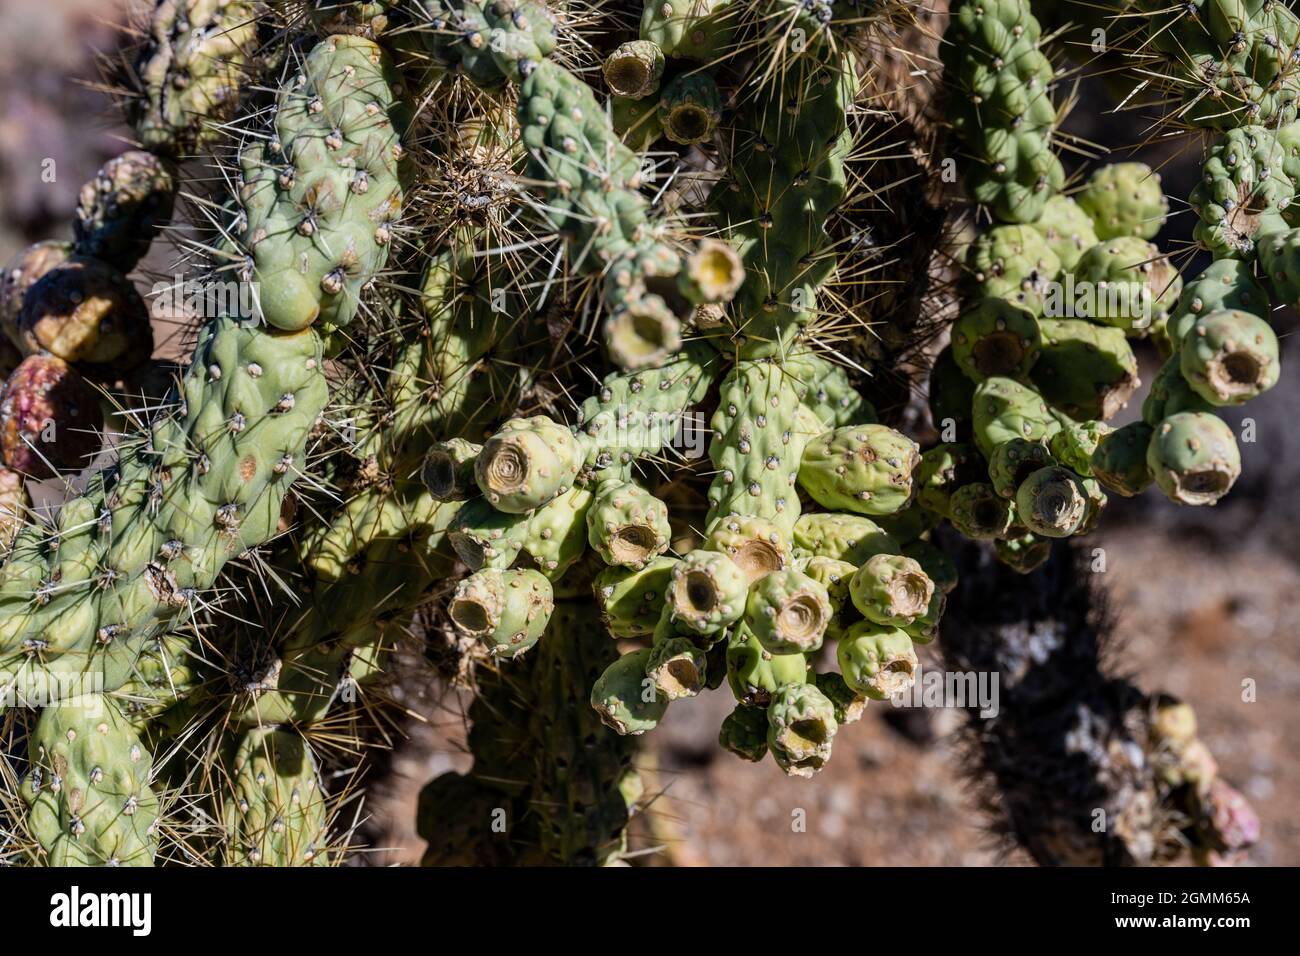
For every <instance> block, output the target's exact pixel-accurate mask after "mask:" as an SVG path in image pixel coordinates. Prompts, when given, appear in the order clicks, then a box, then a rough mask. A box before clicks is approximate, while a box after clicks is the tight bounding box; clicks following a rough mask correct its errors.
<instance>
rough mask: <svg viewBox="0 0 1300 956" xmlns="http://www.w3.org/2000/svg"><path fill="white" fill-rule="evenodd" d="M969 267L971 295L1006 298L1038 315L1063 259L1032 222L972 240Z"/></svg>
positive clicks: (1006, 227)
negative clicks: (1030, 224)
mask: <svg viewBox="0 0 1300 956" xmlns="http://www.w3.org/2000/svg"><path fill="white" fill-rule="evenodd" d="M966 268H967V272H968V273H969V280H968V281H969V284H970V285H971V287H972V296H971V297H972V298H979V297H981V296H990V297H993V298H999V299H1007V300H1009V301H1011V302H1013V303H1015V304H1017V305H1019V306H1021V307H1022V308H1024V309H1027V310H1028V311H1029V312H1031V313H1033V314H1034V315H1039V314H1041V313H1042V311H1043V300H1044V298H1045V297H1046V296H1047V294H1048V291H1049V290H1048V283H1050V282H1051V281H1052V280H1053V279H1055V278H1056V277H1057V276H1058V275H1059V274H1060V271H1061V260H1060V259H1059V258H1058V257H1057V255H1056V253H1055V252H1053V251H1052V247H1051V245H1050V244H1049V243H1048V241H1047V239H1046V237H1045V236H1044V235H1043V233H1042V232H1040V231H1039V230H1038V229H1036V228H1034V227H1033V226H1021V225H1001V226H994V227H993V228H992V229H990V230H989V231H988V232H984V233H981V234H980V235H979V236H977V237H976V239H975V241H974V242H972V243H971V247H970V251H969V252H968V253H967V254H966ZM954 357H957V356H956V355H954ZM958 362H959V364H961V362H960V359H958ZM963 367H965V366H963Z"/></svg>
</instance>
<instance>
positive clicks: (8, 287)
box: [0, 239, 73, 348]
mask: <svg viewBox="0 0 1300 956" xmlns="http://www.w3.org/2000/svg"><path fill="white" fill-rule="evenodd" d="M72 255H73V247H72V243H70V242H62V241H59V240H55V239H47V240H46V241H44V242H37V243H34V244H32V245H30V246H28V247H27V248H25V249H24V250H23V251H22V252H20V253H18V254H17V255H16V256H14V258H13V259H12V260H11V261H10V262H9V264H8V265H7V266H5V270H4V275H3V277H0V332H3V333H4V334H5V336H7V337H8V339H9V341H10V342H12V343H13V344H14V345H16V346H18V347H19V348H22V347H23V338H22V331H21V329H20V328H19V324H18V319H19V316H21V315H22V314H23V305H24V303H25V302H26V300H27V292H28V290H30V289H31V287H32V286H34V285H35V284H36V283H37V282H38V281H40V279H41V278H42V277H44V276H45V275H46V273H48V272H50V271H51V270H53V269H56V268H58V267H59V266H61V265H63V264H64V263H65V262H67V261H68V260H69V259H70V258H72Z"/></svg>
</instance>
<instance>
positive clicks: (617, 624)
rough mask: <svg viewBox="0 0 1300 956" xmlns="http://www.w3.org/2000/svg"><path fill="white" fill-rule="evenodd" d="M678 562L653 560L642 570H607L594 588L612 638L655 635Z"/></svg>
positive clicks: (662, 558) (603, 571) (600, 575)
mask: <svg viewBox="0 0 1300 956" xmlns="http://www.w3.org/2000/svg"><path fill="white" fill-rule="evenodd" d="M677 564H678V562H677V559H675V558H668V557H658V558H653V559H651V560H650V561H648V562H646V564H645V566H644V567H642V568H639V569H633V568H621V567H608V568H604V569H603V570H601V571H600V573H599V574H597V575H596V580H595V582H594V584H593V586H592V588H593V591H594V592H595V595H596V604H597V605H598V606H599V607H600V613H601V617H602V619H603V620H604V622H605V627H606V628H608V629H609V633H610V635H611V636H613V637H619V638H630V637H640V636H642V635H645V634H651V633H653V632H654V629H655V626H656V625H657V624H658V623H659V616H660V614H661V613H662V612H663V609H664V604H665V601H666V600H667V595H668V590H669V588H670V587H672V581H673V569H674V568H676V567H677Z"/></svg>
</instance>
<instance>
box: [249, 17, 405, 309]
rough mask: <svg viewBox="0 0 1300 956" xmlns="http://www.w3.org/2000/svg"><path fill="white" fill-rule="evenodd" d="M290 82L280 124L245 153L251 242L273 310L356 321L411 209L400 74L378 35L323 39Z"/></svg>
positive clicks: (255, 277) (256, 272) (263, 299)
mask: <svg viewBox="0 0 1300 956" xmlns="http://www.w3.org/2000/svg"><path fill="white" fill-rule="evenodd" d="M300 75H301V77H302V80H301V82H296V83H293V84H290V85H288V86H286V87H285V88H284V89H282V90H281V93H280V96H279V99H278V101H277V108H276V111H275V123H274V130H273V132H272V135H271V136H270V137H269V138H268V139H266V140H258V141H257V142H256V143H255V144H254V145H252V146H249V147H248V148H247V149H245V150H244V152H243V154H242V155H241V157H240V165H241V168H242V171H243V179H244V185H243V188H242V190H241V194H240V198H241V200H242V202H243V206H244V213H245V216H244V229H243V231H242V234H241V235H240V237H239V238H240V243H241V245H242V246H243V248H244V250H245V251H246V252H247V254H248V256H249V257H250V258H249V265H248V268H247V272H246V274H245V275H244V276H243V278H244V279H245V281H250V282H256V283H257V302H258V308H259V310H260V312H261V315H262V318H263V319H265V321H266V322H267V324H269V325H272V326H274V327H275V328H277V329H285V330H288V331H295V330H298V329H303V328H306V327H307V326H309V325H311V324H312V323H314V322H316V321H318V320H321V321H324V322H327V323H329V324H330V325H332V326H336V327H337V326H344V325H347V324H348V323H349V322H350V321H351V320H352V318H353V316H355V315H356V313H357V310H358V308H359V307H360V300H359V296H360V292H361V288H362V286H363V285H365V284H366V283H367V282H370V281H371V280H372V279H374V278H375V277H376V276H377V275H378V274H379V273H380V272H381V271H382V270H383V268H384V265H385V263H386V262H387V261H388V251H389V248H390V245H391V243H392V239H393V221H394V220H395V219H396V217H397V216H398V214H399V213H400V211H401V204H402V187H401V183H400V180H399V172H398V166H399V162H400V160H401V157H402V146H401V143H400V142H399V139H398V137H399V135H400V133H401V131H402V130H403V129H404V128H405V126H406V119H405V115H404V107H403V106H402V105H401V101H400V99H399V97H398V88H399V80H398V77H397V74H396V73H395V71H394V69H393V66H392V64H391V63H390V62H389V60H388V56H387V54H385V53H384V52H383V50H381V49H380V48H379V47H378V46H376V45H375V44H374V43H373V42H371V41H370V40H367V39H365V38H364V37H356V36H336V37H331V38H329V39H327V40H322V41H321V42H320V43H318V44H317V45H316V46H315V47H314V48H313V49H312V51H311V52H310V53H309V54H308V55H307V58H306V60H305V61H304V62H303V67H302V73H301V74H300Z"/></svg>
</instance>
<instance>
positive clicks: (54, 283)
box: [18, 256, 153, 371]
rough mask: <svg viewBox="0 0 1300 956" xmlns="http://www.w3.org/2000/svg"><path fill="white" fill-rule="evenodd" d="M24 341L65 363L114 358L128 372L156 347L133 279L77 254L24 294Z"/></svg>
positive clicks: (30, 348)
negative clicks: (131, 280) (132, 281)
mask: <svg viewBox="0 0 1300 956" xmlns="http://www.w3.org/2000/svg"><path fill="white" fill-rule="evenodd" d="M18 330H19V335H20V337H21V341H20V345H21V347H22V348H23V350H24V351H25V352H27V353H29V354H30V353H33V352H39V351H41V350H42V349H44V350H46V351H48V352H50V353H51V354H52V355H56V356H58V357H59V358H61V359H63V360H64V361H65V362H76V363H82V364H85V365H87V366H94V365H98V366H107V365H109V364H110V363H112V364H113V366H114V367H115V368H119V369H121V370H123V371H126V370H129V369H131V368H132V367H134V366H137V365H141V364H143V363H144V361H145V360H146V359H148V358H149V354H150V353H151V352H152V351H153V330H152V329H151V328H150V326H149V310H148V309H147V308H146V307H145V304H144V300H143V299H141V298H140V294H139V293H138V292H136V290H135V286H133V285H132V284H131V282H130V280H129V279H127V278H126V277H125V276H123V275H122V274H121V273H120V272H118V271H117V270H116V269H114V268H113V267H112V266H110V265H108V264H107V263H105V262H102V261H100V260H99V259H89V258H85V257H82V256H73V257H72V258H71V259H69V260H68V261H67V262H64V263H62V264H61V265H59V266H56V267H55V268H53V269H51V270H50V271H49V272H47V273H45V275H44V276H42V277H41V279H40V280H39V281H38V282H36V283H35V284H34V285H32V286H31V287H30V288H29V289H28V290H27V292H26V295H25V296H24V297H23V309H22V312H21V313H20V314H19V316H18Z"/></svg>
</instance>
